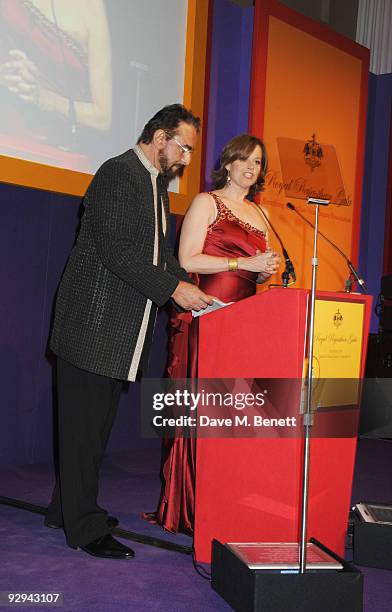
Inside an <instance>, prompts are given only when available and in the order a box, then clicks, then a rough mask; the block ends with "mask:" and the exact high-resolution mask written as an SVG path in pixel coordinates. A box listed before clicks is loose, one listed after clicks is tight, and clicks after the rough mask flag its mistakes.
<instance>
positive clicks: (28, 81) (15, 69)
mask: <svg viewBox="0 0 392 612" xmlns="http://www.w3.org/2000/svg"><path fill="white" fill-rule="evenodd" d="M9 55H10V57H11V59H10V60H9V61H8V62H6V63H5V64H2V66H1V70H0V75H1V83H2V84H3V85H5V86H6V87H7V89H8V91H11V92H12V93H14V94H16V95H17V96H18V98H20V99H21V100H24V101H25V102H30V103H32V104H34V105H35V106H38V107H39V106H40V102H41V85H40V72H39V70H38V68H37V67H36V65H35V64H34V63H33V62H32V61H30V60H29V59H28V57H27V55H26V53H24V52H23V51H19V50H18V49H13V50H11V51H10V52H9Z"/></svg>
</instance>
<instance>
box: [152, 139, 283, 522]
mask: <svg viewBox="0 0 392 612" xmlns="http://www.w3.org/2000/svg"><path fill="white" fill-rule="evenodd" d="M266 166H267V160H266V152H265V147H264V144H263V142H262V141H261V140H259V139H258V138H256V137H255V136H250V135H248V134H242V135H241V136H237V137H235V138H233V139H232V140H231V141H230V142H229V143H228V144H227V145H226V146H225V147H224V149H223V151H222V155H221V163H220V168H219V169H218V170H217V171H216V172H214V173H213V175H212V176H213V180H214V183H215V185H214V186H215V189H214V191H211V192H208V193H200V194H199V195H197V196H196V198H195V199H194V200H193V202H192V204H191V206H190V208H189V210H188V212H187V214H186V215H185V218H184V222H183V226H182V231H181V239H180V248H179V260H180V263H181V265H182V266H183V267H184V268H185V269H186V270H187V272H189V273H192V275H193V276H194V278H195V280H196V282H197V283H198V285H199V287H200V288H201V289H202V290H203V291H204V292H205V293H207V294H208V295H213V296H216V297H217V298H218V299H220V300H222V301H223V302H233V301H237V300H242V299H244V298H247V297H249V296H251V295H253V294H254V293H255V292H256V284H257V283H259V282H264V281H265V280H266V279H267V278H269V277H270V276H271V274H274V273H275V272H276V271H277V269H278V267H279V263H280V257H279V255H278V254H277V253H275V252H273V251H271V250H270V249H269V248H268V243H267V226H266V212H265V211H263V209H260V207H258V206H257V205H256V204H254V203H253V202H252V200H253V198H254V196H255V195H256V194H257V193H258V192H259V191H261V190H262V188H263V185H264V178H265V172H266ZM170 323H171V328H172V333H171V341H170V355H169V365H168V375H169V376H170V378H172V379H182V378H196V377H197V346H198V319H197V318H196V319H192V315H191V314H190V313H178V312H176V313H175V314H174V315H173V317H172V318H171V321H170ZM195 447H196V440H195V439H194V438H183V437H176V438H174V439H166V440H165V441H164V459H163V466H162V475H163V485H162V490H161V496H160V499H159V502H158V507H157V510H156V512H155V513H153V514H149V515H145V518H147V519H148V520H151V521H153V522H157V523H159V524H160V525H162V527H163V528H164V529H166V530H168V531H171V532H174V533H176V532H178V531H180V532H183V533H188V534H191V533H192V532H193V516H194V497H195Z"/></svg>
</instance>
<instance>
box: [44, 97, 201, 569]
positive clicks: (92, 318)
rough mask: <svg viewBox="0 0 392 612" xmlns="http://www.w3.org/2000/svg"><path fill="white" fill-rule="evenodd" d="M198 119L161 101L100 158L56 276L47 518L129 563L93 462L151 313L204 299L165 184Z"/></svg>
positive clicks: (185, 155)
mask: <svg viewBox="0 0 392 612" xmlns="http://www.w3.org/2000/svg"><path fill="white" fill-rule="evenodd" d="M199 125H200V121H199V119H198V118H196V117H195V116H194V115H193V114H192V113H191V112H190V111H188V110H187V109H185V108H184V107H183V106H182V105H180V104H173V105H171V106H167V107H165V108H163V109H161V110H160V111H159V112H158V113H157V114H156V115H155V116H154V117H153V118H152V119H150V121H149V122H148V123H147V124H146V126H145V127H144V130H143V132H142V135H141V137H140V139H139V142H138V145H137V146H136V147H135V148H134V149H132V150H129V151H127V152H126V153H123V154H122V155H119V156H118V157H115V158H113V159H110V160H108V161H106V162H105V163H104V164H103V165H102V166H101V167H100V168H99V170H98V171H97V173H96V175H95V177H94V178H93V180H92V182H91V184H90V187H89V188H88V190H87V193H86V196H85V199H84V207H85V212H84V215H83V219H82V223H81V228H80V232H79V236H78V239H77V242H76V244H75V247H74V249H73V250H72V253H71V256H70V258H69V261H68V264H67V267H66V269H65V272H64V275H63V277H62V280H61V283H60V287H59V290H58V296H57V301H56V309H55V319H54V325H53V331H52V336H51V341H50V346H51V349H52V350H53V352H54V353H55V354H56V355H57V384H58V405H59V479H58V481H57V482H56V486H55V489H54V492H53V497H52V502H51V504H50V505H49V508H48V511H47V515H46V520H45V524H46V525H47V526H48V527H64V531H65V534H66V537H67V542H68V544H69V545H70V546H71V547H73V548H81V549H83V550H84V551H86V552H88V553H89V554H92V555H95V556H98V557H106V558H117V559H118V558H121V559H129V558H132V557H133V556H134V552H133V551H132V550H131V549H130V548H128V547H127V546H124V545H123V544H121V543H120V542H118V541H117V540H115V539H114V538H113V537H112V536H111V535H110V529H111V528H113V527H114V526H115V525H116V524H117V522H118V521H117V519H115V518H114V517H108V516H107V513H106V512H105V511H104V510H102V508H100V507H99V506H98V505H97V496H98V478H99V468H100V465H101V461H102V457H103V454H104V450H105V447H106V443H107V441H108V438H109V435H110V431H111V428H112V425H113V421H114V418H115V415H116V411H117V405H118V402H119V398H120V392H121V387H122V382H123V381H124V380H128V381H134V380H135V377H136V374H137V372H138V370H142V369H143V367H144V366H145V365H146V362H147V358H148V352H149V348H150V344H151V339H152V333H153V329H154V323H155V316H156V310H157V308H158V307H159V306H162V305H163V304H165V303H166V302H167V301H168V300H169V299H172V300H174V301H175V302H176V303H177V304H178V305H179V306H180V307H181V308H184V309H186V310H190V309H195V310H200V309H202V308H205V307H206V306H207V305H208V304H210V303H211V301H212V300H211V297H210V296H207V295H205V294H204V293H203V292H202V291H200V290H199V289H198V288H197V287H196V286H194V285H193V284H191V283H190V281H189V278H188V276H187V274H186V272H185V270H183V269H182V268H181V267H180V266H179V264H178V262H177V260H176V259H175V257H174V256H173V254H172V250H171V247H170V245H169V243H168V237H167V233H166V228H167V227H168V223H169V200H168V195H167V190H166V184H167V181H168V179H169V178H171V177H174V176H176V175H178V174H181V173H182V171H183V169H184V167H185V166H187V165H188V164H189V162H190V159H191V155H192V152H193V149H194V146H195V143H196V139H197V133H198V131H199Z"/></svg>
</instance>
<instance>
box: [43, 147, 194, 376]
mask: <svg viewBox="0 0 392 612" xmlns="http://www.w3.org/2000/svg"><path fill="white" fill-rule="evenodd" d="M135 151H137V153H138V154H136V153H135ZM135 151H134V150H130V151H127V152H126V153H123V154H122V155H119V156H118V157H115V158H113V159H110V160H108V161H106V162H105V163H104V164H103V165H102V166H101V167H100V168H99V170H98V171H97V173H96V175H95V177H94V178H93V180H92V182H91V184H90V186H89V188H88V190H87V193H86V196H85V199H84V207H85V212H84V215H83V218H82V222H81V227H80V232H79V235H78V239H77V241H76V244H75V246H74V248H73V250H72V253H71V256H70V258H69V261H68V263H67V266H66V269H65V271H64V274H63V277H62V280H61V282H60V286H59V290H58V295H57V301H56V308H55V318H54V324H53V331H52V336H51V340H50V346H51V349H52V350H53V352H54V353H56V354H57V355H58V356H60V357H62V358H63V359H65V360H67V361H69V362H71V363H72V364H74V365H75V366H77V367H79V368H82V369H85V370H88V371H90V372H94V373H96V374H102V375H105V376H110V377H112V378H119V379H123V380H134V379H135V376H136V372H137V368H138V364H139V360H140V356H141V352H142V349H143V345H144V340H145V334H146V328H147V326H148V321H149V318H150V316H155V309H154V305H156V306H162V305H163V304H164V303H165V302H166V301H167V300H168V299H169V298H170V296H171V295H172V293H173V292H174V290H175V288H176V286H177V285H178V282H179V279H180V280H184V281H188V282H189V278H188V276H187V274H186V272H185V270H183V269H182V268H181V267H180V266H179V264H178V262H177V260H176V259H175V257H174V256H173V253H172V249H171V247H170V245H169V242H168V232H167V233H166V236H165V238H164V240H163V241H162V242H163V244H157V241H158V240H159V235H158V229H157V214H156V211H155V207H154V189H155V185H156V188H157V194H156V195H157V202H158V204H159V202H160V201H161V198H162V201H163V203H164V210H165V217H166V219H165V221H166V227H168V226H169V200H168V195H167V191H166V189H165V187H164V185H163V182H162V180H161V177H160V176H159V175H158V176H157V174H158V173H157V171H156V169H155V168H154V167H153V166H152V165H151V164H150V163H149V162H148V160H147V158H145V157H144V155H143V153H142V152H141V150H140V149H139V148H137V149H135ZM154 260H155V263H154ZM150 326H151V322H150Z"/></svg>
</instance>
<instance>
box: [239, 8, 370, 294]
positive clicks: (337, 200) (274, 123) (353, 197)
mask: <svg viewBox="0 0 392 612" xmlns="http://www.w3.org/2000/svg"><path fill="white" fill-rule="evenodd" d="M368 60H369V52H368V50H367V49H365V48H364V47H361V46H360V45H357V44H356V43H354V42H352V41H351V40H349V39H346V38H344V37H343V36H341V35H338V34H336V33H333V32H332V31H331V30H329V29H328V28H326V27H324V26H322V25H320V24H319V23H316V22H314V21H312V20H310V19H307V18H305V17H303V16H302V15H299V14H298V13H295V12H294V11H291V10H290V9H287V8H286V7H283V6H282V5H281V4H279V3H278V2H276V1H274V0H257V1H256V9H255V25H254V46H253V67H252V74H253V78H252V91H251V104H250V131H251V132H252V133H255V134H256V135H259V136H261V137H262V138H263V139H264V141H265V144H266V147H267V151H268V157H269V165H268V174H267V180H266V189H265V192H264V194H263V196H262V202H263V203H264V204H265V205H266V207H267V208H268V209H269V212H270V217H271V220H272V222H273V224H274V225H275V227H276V229H277V230H278V232H279V233H280V235H281V237H282V238H283V241H284V243H285V245H286V247H287V250H288V252H289V254H290V256H291V259H292V260H293V262H294V266H295V269H296V272H297V284H296V286H297V287H309V286H310V283H311V257H312V254H313V231H312V229H311V228H310V227H309V226H308V225H307V224H306V223H305V222H303V221H301V220H300V219H299V218H298V217H297V216H296V214H295V212H293V211H290V210H288V209H287V207H286V204H287V202H292V203H293V204H294V206H295V208H297V209H298V210H299V211H300V212H301V213H302V214H303V215H305V216H306V217H307V218H308V219H309V220H310V221H314V214H315V210H314V206H310V205H308V204H307V198H308V197H321V198H325V199H328V200H330V201H331V204H330V206H329V207H328V208H324V207H322V208H321V210H320V219H319V229H320V230H321V231H322V232H323V233H325V234H326V235H327V236H328V237H329V238H330V239H331V240H332V241H333V242H335V243H336V244H337V245H338V246H339V247H340V248H341V249H342V250H343V251H344V252H345V253H346V254H347V255H348V257H349V258H350V259H352V260H353V261H356V258H357V253H358V239H359V220H360V210H361V186H362V168H363V159H364V132H365V117H366V103H367V78H368ZM271 242H272V245H273V246H274V247H275V246H276V245H275V241H274V238H273V237H272V236H271ZM318 257H319V268H318V288H319V289H327V290H341V289H344V284H345V279H346V278H347V276H348V269H347V268H346V265H345V263H344V260H343V259H342V258H341V256H340V255H338V253H336V252H335V251H334V250H333V249H332V247H331V246H330V245H328V244H327V243H326V242H325V241H324V240H323V239H322V238H320V239H319V242H318ZM276 280H278V279H276Z"/></svg>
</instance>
